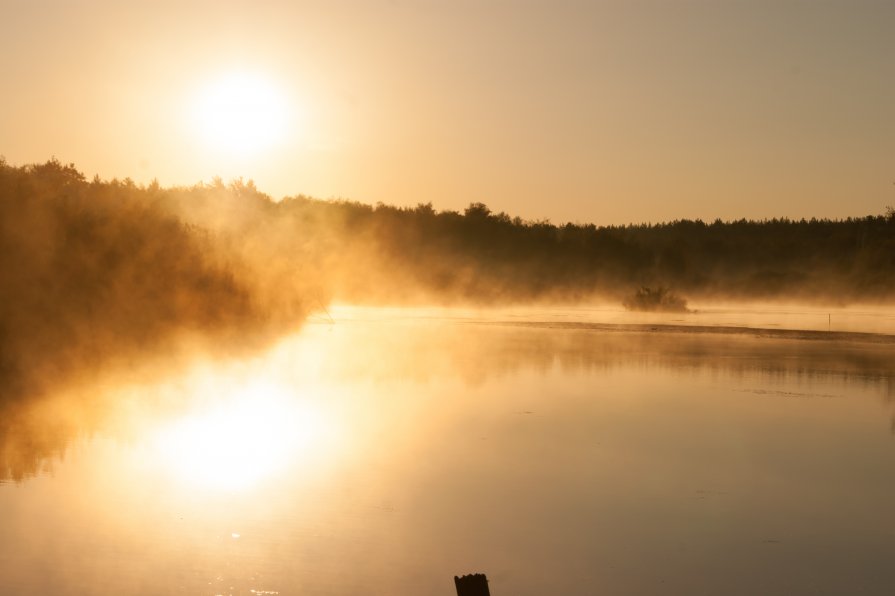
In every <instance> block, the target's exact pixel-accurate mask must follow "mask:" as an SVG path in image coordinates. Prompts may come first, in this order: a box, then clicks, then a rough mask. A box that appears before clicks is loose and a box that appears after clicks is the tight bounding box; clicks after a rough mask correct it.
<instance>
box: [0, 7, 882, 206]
mask: <svg viewBox="0 0 895 596" xmlns="http://www.w3.org/2000/svg"><path fill="white" fill-rule="evenodd" d="M4 6H5V7H6V10H5V11H4V14H5V18H4V20H3V22H2V23H0V50H2V52H0V65H2V68H3V71H4V73H6V74H5V85H6V86H7V88H8V89H9V90H10V93H8V94H7V98H6V102H5V104H4V110H3V111H2V113H0V138H2V139H3V146H2V147H0V154H2V155H4V156H5V157H6V158H7V159H8V160H9V162H10V163H14V164H22V163H34V162H41V161H43V160H45V159H46V158H47V157H48V156H49V155H56V156H57V157H58V158H59V159H60V160H61V161H63V162H65V163H68V162H75V163H77V164H78V166H79V167H80V168H83V169H84V171H85V172H86V173H87V174H88V176H92V175H93V174H98V175H99V176H100V177H101V178H104V179H110V178H124V177H131V178H132V179H134V180H135V181H136V182H138V183H148V182H150V181H151V180H152V179H153V178H158V180H159V182H160V183H161V184H162V185H165V186H170V185H192V184H195V183H197V182H199V181H202V180H205V181H208V180H210V179H211V178H212V177H213V176H221V177H223V178H224V179H226V180H229V179H232V178H237V177H240V176H241V177H244V178H246V179H248V178H252V179H254V180H255V181H256V182H257V184H258V186H259V188H261V189H263V190H264V191H265V192H267V193H270V195H271V196H273V197H274V198H281V197H283V196H287V195H296V194H305V195H310V196H315V197H320V198H330V197H338V198H345V199H350V200H354V201H359V202H363V203H369V204H375V203H377V202H384V203H393V204H396V205H398V206H413V205H416V204H417V203H427V202H432V203H433V205H434V206H435V207H436V208H438V209H440V210H457V209H461V208H462V207H463V206H465V205H466V204H467V203H469V202H472V201H480V202H484V203H487V204H488V205H489V206H491V208H492V209H494V210H495V211H506V212H511V213H516V214H519V215H520V216H521V217H523V218H525V219H530V220H540V219H550V220H552V221H554V222H565V221H570V222H597V223H601V224H624V223H629V222H646V221H652V222H656V221H670V220H674V219H697V218H699V219H703V220H706V221H711V220H714V219H716V218H721V219H724V220H738V219H741V218H747V219H764V218H775V217H789V218H794V219H800V218H803V217H804V218H810V217H819V218H844V217H848V216H860V215H864V214H867V213H879V212H880V211H881V210H882V209H883V208H884V207H885V205H889V204H892V203H893V202H895V186H893V178H895V172H893V171H892V163H891V156H892V155H895V121H893V119H892V118H891V117H890V106H891V105H893V103H895V79H893V78H892V77H891V76H888V72H889V68H888V62H889V59H890V57H891V56H892V55H895V36H893V35H891V30H892V25H893V24H895V5H893V4H891V3H885V2H873V1H869V0H867V1H859V2H847V3H846V2H765V1H760V2H722V3H713V2H659V1H639V2H625V3H620V2H609V1H607V2H583V3H582V2H559V3H555V2H551V3H546V2H527V1H526V2H490V3H471V2H459V3H451V4H450V5H447V4H440V3H436V2H405V3H401V2H361V1H348V2H338V3H318V2H306V3H299V4H295V3H289V2H285V1H283V0H278V1H276V2H271V3H267V4H266V5H265V6H264V7H258V6H256V5H255V4H253V3H248V2H225V3H214V4H212V3H208V2H202V1H195V2H178V3H166V2H162V3H153V4H152V5H142V4H137V5H134V4H130V3H128V4H119V3H115V2H111V1H109V0H77V1H65V2H63V1H57V2H53V1H44V2H21V1H19V0H7V1H6V2H5V3H4Z"/></svg>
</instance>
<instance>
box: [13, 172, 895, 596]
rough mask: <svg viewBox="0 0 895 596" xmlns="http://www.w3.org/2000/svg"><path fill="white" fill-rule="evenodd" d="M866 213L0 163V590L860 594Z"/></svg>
mask: <svg viewBox="0 0 895 596" xmlns="http://www.w3.org/2000/svg"><path fill="white" fill-rule="evenodd" d="M893 221H895V220H893V218H892V217H891V214H887V215H886V216H870V217H867V218H863V219H859V220H848V221H842V222H817V221H812V222H787V221H775V222H728V223H724V222H716V223H714V224H710V225H706V224H704V223H702V222H674V223H672V224H668V225H665V226H655V227H653V226H629V227H622V228H596V227H595V226H586V225H580V226H578V225H575V226H554V225H552V224H549V223H547V222H523V221H521V220H514V219H512V218H510V217H509V216H508V215H506V214H494V213H491V212H490V210H489V209H488V208H487V207H486V206H484V205H482V204H476V203H474V204H472V205H470V207H469V208H468V209H467V210H466V211H465V212H464V213H462V214H461V213H454V212H437V211H435V210H434V209H433V208H432V206H431V205H425V204H423V205H419V206H418V207H416V208H413V209H399V208H394V207H388V206H385V205H379V206H377V207H375V208H374V207H369V206H364V205H359V204H355V203H348V202H324V201H316V200H313V199H309V198H306V197H300V196H299V197H292V198H289V199H285V200H283V201H279V202H275V201H273V200H271V199H270V198H269V197H267V196H266V195H264V194H263V193H261V192H260V191H259V190H258V189H256V188H255V187H254V185H253V184H252V183H251V182H243V181H241V180H238V181H234V182H232V183H230V184H224V183H223V182H222V181H220V180H214V181H212V182H211V183H210V184H200V185H197V186H195V187H189V188H169V189H164V188H160V187H159V186H158V185H156V184H153V185H150V186H148V187H138V186H136V185H134V184H133V183H132V182H131V181H129V180H124V181H117V180H116V181H101V180H94V181H88V180H86V179H85V178H84V176H83V175H82V174H81V173H80V172H78V170H77V169H75V168H74V167H73V166H66V165H63V164H60V163H59V162H57V161H50V162H48V163H46V164H43V165H35V166H24V167H12V166H9V165H8V164H6V163H5V162H0V282H2V283H0V288H2V292H3V294H2V300H0V526H2V527H4V528H5V529H6V532H7V536H8V540H6V541H5V542H3V543H0V568H2V571H3V573H2V574H0V592H4V593H5V592H11V593H35V594H39V593H54V594H75V593H78V594H83V593H88V594H92V593H96V594H101V593H121V592H128V593H145V594H156V593H171V592H177V591H180V592H185V593H205V592H208V593H251V591H252V590H254V591H255V592H254V593H259V591H261V592H260V593H264V592H265V591H266V592H268V593H294V592H300V593H308V594H357V593H365V592H371V591H372V593H410V592H415V593H424V594H433V595H435V594H443V593H450V588H451V585H450V578H451V577H452V576H453V575H454V574H457V573H464V572H471V571H476V570H481V571H486V572H487V573H488V574H489V578H490V579H491V581H492V587H493V592H494V593H495V595H497V596H499V594H542V593H556V592H557V591H558V592H566V593H599V592H601V591H605V592H606V593H613V594H625V593H630V594H647V593H655V594H660V593H661V594H668V593H679V594H692V593H699V592H711V593H731V594H737V593H742V594H754V593H779V594H809V593H811V594H816V593H830V594H836V593H844V592H848V591H850V590H851V588H853V587H854V586H860V587H862V589H863V590H864V592H865V593H870V594H875V593H885V592H884V591H881V587H882V586H890V585H892V583H893V580H895V578H893V577H891V572H890V570H889V566H888V564H887V563H886V562H887V561H889V560H890V559H891V557H890V556H889V555H893V554H895V553H893V552H892V551H891V546H890V545H891V543H892V542H891V536H890V535H889V534H888V533H887V532H888V530H887V529H886V528H885V526H884V524H881V523H880V520H881V519H883V518H884V516H885V515H886V514H887V511H888V509H887V508H888V504H889V503H891V498H892V497H893V496H895V487H893V486H892V484H891V482H890V481H889V480H887V479H888V478H895V474H893V473H892V472H893V471H895V470H893V469H891V468H892V462H893V461H895V460H893V459H892V457H891V456H892V454H893V453H892V448H893V442H892V441H893V440H892V430H891V429H892V428H893V422H892V417H893V406H892V404H893V402H895V397H893V384H892V371H893V345H895V339H893V337H895V315H893V311H892V309H891V306H890V302H889V301H890V300H891V298H892V296H893V295H895V277H893V274H892V271H895V269H893V268H891V267H889V266H888V264H889V263H890V261H891V258H892V256H891V255H892V254H895V251H890V248H892V242H893V235H892V225H893ZM793 238H797V239H799V240H798V242H795V241H794V240H793ZM856 238H857V239H859V240H860V241H859V242H858V241H856ZM756 239H757V240H756ZM793 242H795V244H793ZM787 243H788V244H787ZM753 245H754V246H755V250H754V251H751V252H742V251H741V252H735V251H733V250H732V247H736V246H740V247H742V246H753ZM784 245H787V246H789V248H788V249H786V250H784V249H785V248H786V247H785V246H784ZM790 249H792V250H790ZM834 252H835V253H836V258H835V259H834V258H832V256H831V255H832V254H833V253H834ZM638 288H648V289H649V288H663V290H662V292H664V288H674V292H676V293H677V294H680V295H681V296H683V297H685V298H686V299H687V308H686V309H680V310H679V312H673V313H667V312H636V311H632V310H626V309H625V308H624V307H623V306H622V304H623V303H624V302H625V298H626V296H630V294H631V292H637V291H638ZM652 292H653V290H652V289H650V290H649V291H648V292H647V291H645V292H643V294H644V295H652ZM663 295H664V294H663ZM370 305H374V306H370ZM385 305H391V306H385ZM858 503H860V504H861V506H860V508H859V507H858V506H857V504H858ZM854 553H859V555H858V556H855V555H854ZM647 562H648V564H647ZM733 579H735V580H736V581H733ZM825 590H826V591H825Z"/></svg>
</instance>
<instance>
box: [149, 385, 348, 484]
mask: <svg viewBox="0 0 895 596" xmlns="http://www.w3.org/2000/svg"><path fill="white" fill-rule="evenodd" d="M203 391H207V392H209V393H207V394H206V395H211V396H212V397H213V398H214V399H211V400H201V401H200V403H199V404H198V405H197V406H195V407H193V408H191V410H190V411H188V412H187V413H186V414H184V415H183V416H181V417H178V418H177V419H176V420H173V421H171V422H169V423H167V424H163V425H162V426H161V427H160V428H158V429H157V430H156V431H155V432H154V433H153V436H152V439H151V445H152V450H153V452H154V453H155V454H156V456H157V458H158V460H159V463H160V464H161V465H162V466H163V467H164V468H165V469H166V470H168V471H170V472H171V473H172V475H173V476H175V477H176V479H177V480H178V482H180V483H183V484H185V485H188V486H190V487H192V488H202V489H208V490H225V491H237V490H246V489H250V488H253V487H256V486H257V485H258V484H260V483H261V482H262V481H265V480H268V479H270V478H272V477H274V476H276V475H277V474H280V473H283V472H284V471H285V470H286V469H287V468H290V467H293V466H300V465H302V463H304V464H307V465H311V464H312V463H314V462H313V461H312V460H313V459H314V458H312V457H311V454H313V453H319V451H320V448H321V447H322V445H323V444H324V443H325V442H327V441H329V440H330V439H331V438H332V435H333V430H334V427H333V424H332V421H331V420H330V419H329V418H328V417H327V416H326V414H325V412H324V411H323V410H322V408H321V407H320V406H319V405H317V404H315V403H314V402H313V401H312V400H311V399H309V398H308V397H303V396H300V395H296V393H295V389H292V390H291V391H290V390H289V389H287V387H286V386H284V385H281V384H278V383H277V382H274V381H270V380H266V379H260V380H258V379H256V380H251V381H248V382H245V383H237V384H235V385H232V384H229V383H227V381H226V380H220V381H217V382H213V383H211V386H209V387H206V388H204V389H203Z"/></svg>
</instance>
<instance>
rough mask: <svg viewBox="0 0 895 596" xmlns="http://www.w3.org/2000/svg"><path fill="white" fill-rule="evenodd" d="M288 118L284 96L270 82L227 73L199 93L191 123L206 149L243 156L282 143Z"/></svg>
mask: <svg viewBox="0 0 895 596" xmlns="http://www.w3.org/2000/svg"><path fill="white" fill-rule="evenodd" d="M290 116H291V114H290V109H289V105H288V102H287V100H286V96H285V93H284V92H283V90H282V89H280V88H279V87H278V86H277V85H276V84H275V83H274V82H273V81H272V80H270V79H268V78H265V77H263V76H260V75H255V74H249V73H231V74H229V75H226V76H223V77H221V78H218V79H216V80H214V81H212V82H210V83H208V84H207V85H206V86H205V87H204V88H203V89H202V90H201V92H200V93H199V94H198V96H197V98H196V101H195V105H194V113H193V120H194V122H195V124H196V125H197V128H198V132H199V135H200V136H201V138H202V141H203V142H204V143H205V144H206V145H207V146H208V148H210V149H214V150H217V151H222V152H225V153H228V154H231V155H241V156H247V155H255V154H257V153H259V152H261V151H264V150H265V149H269V148H271V147H272V146H274V145H275V144H276V143H278V142H280V141H282V140H283V139H284V138H285V137H286V136H287V134H288V132H289V131H288V128H289V125H290V121H291V117H290Z"/></svg>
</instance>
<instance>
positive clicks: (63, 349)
mask: <svg viewBox="0 0 895 596" xmlns="http://www.w3.org/2000/svg"><path fill="white" fill-rule="evenodd" d="M0 260H2V263H0V276H2V278H0V287H2V291H3V300H2V301H0V400H3V399H12V398H15V397H17V396H23V395H33V394H39V393H41V392H42V391H43V390H44V389H46V388H47V387H49V386H52V385H53V384H54V383H56V382H59V381H62V380H70V379H71V378H73V377H77V376H79V375H84V374H87V375H88V376H89V374H92V371H95V370H97V369H99V368H100V367H101V366H102V365H104V364H107V363H108V362H109V361H111V360H115V361H120V362H128V361H129V360H132V359H135V358H137V357H138V356H139V358H145V357H146V356H147V355H148V354H152V353H155V352H170V351H172V350H180V349H185V348H183V346H184V345H188V346H190V348H189V349H193V348H194V347H195V346H196V345H201V346H203V347H204V348H207V349H215V350H221V349H224V350H226V349H230V348H233V349H238V348H241V347H245V346H247V345H253V342H263V341H265V340H266V339H269V338H271V337H275V336H276V335H277V334H281V333H284V332H285V331H286V330H289V329H294V328H295V327H296V326H297V325H300V324H301V322H302V321H303V320H304V318H305V317H306V316H307V315H308V313H309V312H311V311H312V310H314V309H318V308H320V307H322V306H324V305H325V304H326V303H327V302H329V301H331V300H340V301H347V302H357V303H367V304H375V303H389V304H411V303H415V304H420V303H426V304H459V303H464V304H468V303H475V304H512V303H523V302H532V301H540V302H551V301H553V302H555V301H562V302H575V301H588V300H611V301H613V302H615V303H618V304H621V303H622V301H623V300H624V299H625V297H626V296H630V295H631V293H632V292H636V291H637V290H638V288H644V287H646V288H649V287H655V288H672V289H673V290H674V292H676V293H677V294H679V295H681V296H683V297H686V298H687V299H690V300H710V299H719V300H730V299H735V300H752V299H755V300H788V301H796V300H800V301H811V302H822V303H835V304H839V305H844V304H848V303H855V302H888V301H891V300H892V299H893V298H895V211H893V209H892V208H888V210H887V212H886V213H885V214H883V215H868V216H866V217H861V218H849V219H845V220H828V219H811V220H797V221H796V220H789V219H772V220H763V221H748V220H745V219H743V220H739V221H729V222H723V221H720V220H716V221H714V222H711V223H705V222H703V221H700V220H695V221H691V220H679V221H674V222H670V223H663V224H632V225H627V226H597V225H595V224H571V223H568V224H564V225H554V224H552V223H550V222H548V221H525V220H522V219H520V218H518V217H511V216H510V215H508V214H506V213H494V212H492V211H491V210H490V209H489V208H488V207H487V206H486V205H485V204H483V203H479V202H473V203H471V204H470V205H469V207H467V208H466V209H465V210H464V211H463V212H462V213H460V212H457V211H438V210H436V209H435V208H434V207H433V206H432V204H431V203H427V204H420V205H417V206H416V207H411V208H408V207H395V206H389V205H385V204H377V205H375V206H371V205H365V204H361V203H357V202H351V201H344V200H330V201H324V200H318V199H313V198H310V197H306V196H301V195H299V196H294V197H287V198H285V199H283V200H281V201H274V200H272V199H271V198H270V197H269V196H267V195H266V194H264V193H263V192H261V191H259V190H258V189H257V188H256V187H255V185H254V184H253V183H252V182H251V181H249V182H244V181H242V180H236V181H233V182H231V183H229V184H226V183H224V182H223V181H222V180H221V179H215V180H213V181H212V182H211V183H209V184H198V185H195V186H191V187H172V188H162V187H161V186H160V185H159V184H158V183H155V182H153V183H152V184H149V185H137V184H135V183H134V182H133V181H132V180H130V179H125V180H123V181H122V180H110V181H103V180H100V179H99V178H94V179H93V180H92V181H90V180H87V179H86V178H85V176H84V175H83V174H82V173H81V172H79V171H78V170H77V168H76V167H75V166H74V165H73V164H69V165H65V164H63V163H60V162H59V161H58V160H55V159H52V160H50V161H48V162H46V163H44V164H35V165H25V166H13V165H10V164H8V163H6V162H5V161H2V160H0Z"/></svg>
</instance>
